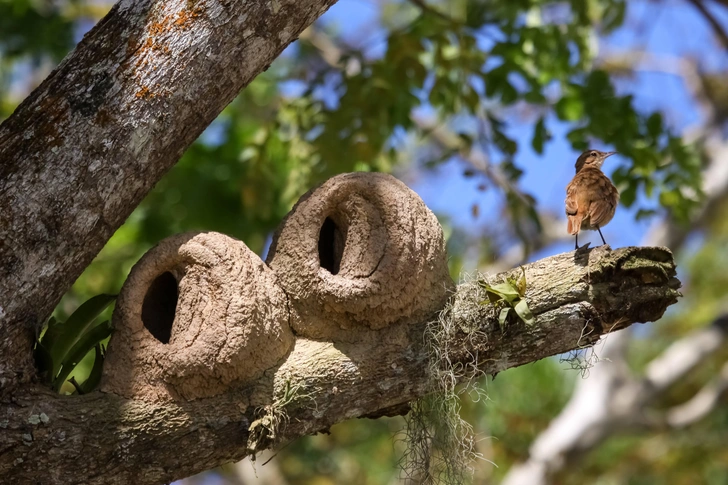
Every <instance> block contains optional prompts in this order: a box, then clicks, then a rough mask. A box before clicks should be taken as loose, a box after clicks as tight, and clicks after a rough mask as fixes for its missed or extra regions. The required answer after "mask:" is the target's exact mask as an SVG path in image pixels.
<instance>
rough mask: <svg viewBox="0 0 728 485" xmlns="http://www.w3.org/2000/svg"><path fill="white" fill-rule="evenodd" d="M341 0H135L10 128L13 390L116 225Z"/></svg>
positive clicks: (5, 326)
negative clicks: (47, 323)
mask: <svg viewBox="0 0 728 485" xmlns="http://www.w3.org/2000/svg"><path fill="white" fill-rule="evenodd" d="M334 3H336V0H277V1H263V0H251V1H245V2H243V1H235V2H233V1H229V0H199V1H196V2H188V1H184V0H165V1H161V0H123V1H121V2H119V3H118V4H116V5H115V6H114V7H113V8H112V10H111V11H110V12H109V14H108V15H107V16H106V17H105V18H104V19H103V20H101V21H100V22H99V23H98V25H96V26H95V27H94V28H93V29H92V30H91V31H90V32H89V33H88V34H86V36H85V37H84V38H83V40H82V41H81V42H80V43H79V44H78V46H77V47H76V49H75V50H74V51H73V52H72V53H71V54H69V55H68V57H66V59H64V60H63V62H61V64H60V65H59V66H58V67H57V68H56V69H55V70H54V71H53V72H52V73H51V75H50V76H49V77H48V78H47V79H46V80H45V81H44V82H43V83H42V84H41V86H40V87H39V88H38V89H36V90H35V91H34V92H33V93H32V94H31V95H30V96H29V97H28V99H26V100H25V101H24V102H23V103H22V104H21V105H20V106H19V107H18V109H17V110H16V111H15V113H13V115H12V116H11V117H10V118H8V119H7V120H6V121H5V122H4V123H3V124H2V125H1V126H0V331H1V333H2V335H3V339H2V340H1V341H0V396H2V395H3V394H5V393H6V391H8V390H9V388H10V387H11V386H12V385H13V384H18V383H23V382H28V381H29V380H30V379H31V378H32V376H33V375H34V371H33V368H32V365H31V362H30V353H29V349H30V347H31V345H32V339H33V336H34V334H35V330H37V329H38V326H39V325H40V324H41V323H42V322H43V321H44V320H45V319H47V317H48V316H49V315H50V313H51V312H52V310H53V308H54V307H55V305H56V304H57V303H58V301H59V300H60V298H61V296H62V295H63V294H64V293H65V292H66V291H67V290H68V288H69V287H70V286H71V284H72V283H73V282H74V281H75V280H76V278H78V276H79V275H80V274H81V272H82V271H83V270H84V269H85V268H86V266H88V264H89V263H90V262H91V260H92V259H93V258H94V256H96V254H97V253H98V252H99V251H100V250H101V248H102V247H103V246H104V244H105V243H106V241H107V240H108V239H109V238H110V237H111V235H112V234H113V233H114V231H116V229H117V228H118V227H119V226H120V225H121V224H122V223H123V222H124V221H125V220H126V218H127V217H128V216H129V214H130V213H131V212H132V211H133V210H134V208H135V207H136V206H137V205H138V204H139V202H140V201H141V200H142V199H143V198H144V196H145V195H146V194H147V193H148V192H149V190H150V189H151V188H152V187H153V186H154V184H155V183H156V182H157V181H158V180H159V179H160V178H161V177H162V175H163V174H164V173H165V172H166V171H167V170H168V169H169V168H170V167H172V165H174V163H175V162H176V161H177V160H178V159H179V157H180V156H181V154H182V153H183V152H184V150H185V149H186V148H187V147H188V146H189V145H190V144H191V143H192V142H193V141H194V140H195V139H196V138H197V137H198V136H199V134H200V133H202V131H203V130H204V129H205V127H207V126H208V125H209V124H210V122H212V120H213V119H214V118H215V117H216V116H217V115H218V114H219V113H220V112H221V111H222V109H223V108H224V107H225V106H226V105H227V104H228V103H229V102H230V101H232V99H233V98H234V97H235V96H236V95H237V94H238V92H239V91H240V90H241V89H242V88H243V87H244V86H246V85H247V84H248V83H249V82H250V81H251V80H252V79H253V78H254V77H255V76H256V75H258V74H259V73H260V72H262V71H264V70H265V69H267V67H268V66H269V65H270V63H271V62H272V61H273V59H275V58H276V57H277V56H278V55H279V54H280V53H281V51H282V50H283V49H284V48H285V47H286V46H287V45H288V44H290V43H291V42H293V41H294V40H296V38H297V37H298V34H299V33H300V32H301V31H302V30H303V29H305V28H306V27H307V26H308V25H310V24H311V23H312V22H313V21H314V20H316V19H317V18H318V17H319V16H320V15H321V14H323V13H324V12H325V11H326V10H327V9H328V8H329V7H330V6H331V5H333V4H334Z"/></svg>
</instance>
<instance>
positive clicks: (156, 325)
mask: <svg viewBox="0 0 728 485" xmlns="http://www.w3.org/2000/svg"><path fill="white" fill-rule="evenodd" d="M178 296H179V291H178V289H177V279H176V278H175V277H174V275H173V274H172V273H170V272H169V271H167V272H165V273H162V274H161V275H159V276H157V278H156V279H155V280H154V281H153V282H152V284H151V285H150V286H149V289H148V290H147V294H146V295H144V302H143V303H142V322H143V323H144V327H146V329H147V330H149V333H151V334H152V335H153V336H154V338H156V339H157V340H159V341H160V342H162V343H163V344H166V343H169V339H170V337H171V336H172V323H173V322H174V316H175V312H176V310H177V298H178Z"/></svg>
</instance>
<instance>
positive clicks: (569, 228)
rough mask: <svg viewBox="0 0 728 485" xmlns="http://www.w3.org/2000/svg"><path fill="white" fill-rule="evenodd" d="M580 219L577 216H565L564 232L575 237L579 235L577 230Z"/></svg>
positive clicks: (579, 225)
mask: <svg viewBox="0 0 728 485" xmlns="http://www.w3.org/2000/svg"><path fill="white" fill-rule="evenodd" d="M581 219H582V218H581V217H579V215H576V214H575V215H573V216H566V220H567V223H566V232H568V233H569V234H571V235H572V236H576V235H577V234H579V229H581Z"/></svg>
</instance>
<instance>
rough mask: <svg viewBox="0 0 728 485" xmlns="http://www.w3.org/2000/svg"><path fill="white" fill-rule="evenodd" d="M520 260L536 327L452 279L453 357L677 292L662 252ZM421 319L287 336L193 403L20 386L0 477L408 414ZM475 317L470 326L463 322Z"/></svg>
mask: <svg viewBox="0 0 728 485" xmlns="http://www.w3.org/2000/svg"><path fill="white" fill-rule="evenodd" d="M524 268H525V271H526V277H527V280H528V288H527V292H526V299H527V301H528V304H529V306H530V308H531V310H532V311H533V313H534V314H535V316H536V319H537V320H536V324H535V325H534V326H533V327H527V326H526V325H524V324H522V323H516V324H512V325H509V326H507V327H506V328H505V329H504V330H501V329H500V327H499V325H498V322H497V316H496V315H494V313H493V312H492V311H490V310H489V308H488V307H487V306H484V305H481V304H480V303H479V302H480V301H482V300H483V299H485V295H484V294H483V290H482V289H480V288H479V286H478V285H477V283H475V282H471V283H465V284H461V285H460V286H459V287H458V288H457V290H456V292H455V294H454V295H453V297H452V298H453V299H454V300H453V301H454V307H453V309H452V310H451V312H450V313H451V315H452V318H454V319H455V320H456V323H457V324H458V325H459V326H460V327H461V328H463V331H462V332H461V334H460V335H458V336H457V338H456V339H455V341H453V342H448V343H449V344H450V345H451V348H450V350H449V355H450V356H451V358H452V359H453V362H452V364H453V365H456V366H457V365H459V364H462V365H464V366H473V365H475V366H477V367H478V368H479V369H480V370H481V371H482V372H485V373H489V374H494V373H497V372H500V371H502V370H504V369H507V368H510V367H514V366H518V365H522V364H525V363H528V362H532V361H535V360H538V359H541V358H544V357H547V356H549V355H554V354H558V353H563V352H567V351H569V350H572V349H575V348H581V347H584V346H587V345H591V344H593V343H594V342H595V341H596V340H598V339H599V337H600V336H601V335H603V334H605V333H608V332H610V331H613V330H617V329H620V328H624V327H627V326H629V325H630V324H632V323H634V322H643V321H653V320H656V319H658V318H660V316H661V315H662V313H663V312H664V310H665V308H666V307H667V306H668V305H670V304H672V303H674V302H675V301H676V299H677V295H678V293H677V290H676V287H677V286H678V285H679V282H678V281H677V280H676V279H675V266H674V262H673V260H672V255H671V253H670V252H669V250H667V249H664V248H622V249H618V250H616V251H612V250H611V249H610V248H609V247H606V246H603V247H600V248H596V249H587V250H583V249H582V250H580V251H578V252H571V253H564V254H561V255H557V256H553V257H550V258H546V259H543V260H540V261H537V262H534V263H531V264H529V265H526V266H524ZM513 271H515V273H513V274H519V275H520V270H513ZM508 274H510V273H504V274H501V275H498V276H496V277H494V278H493V279H494V280H497V279H502V278H504V277H505V276H507V275H508ZM463 309H470V310H469V311H462V310H463ZM473 310H474V311H473ZM426 325H427V321H422V322H420V323H415V324H410V325H406V324H403V325H394V326H391V327H387V328H384V329H381V330H374V331H372V332H371V333H370V334H369V336H368V337H364V338H362V340H360V341H358V342H351V343H349V342H337V343H331V342H323V341H315V340H308V339H305V338H298V339H297V340H296V343H295V346H294V348H293V350H292V351H291V353H290V354H289V355H288V356H287V358H286V359H285V361H284V362H283V363H282V364H281V365H280V366H278V367H275V368H273V369H270V370H269V371H268V372H266V374H265V375H264V376H263V377H262V378H261V379H259V380H258V381H256V382H255V383H254V384H249V385H245V386H242V387H239V388H233V389H229V390H228V391H227V392H225V393H224V394H221V395H218V396H215V397H212V398H204V399H198V400H193V401H185V400H182V399H177V400H173V401H147V400H142V399H125V398H122V397H119V396H117V395H115V394H112V393H102V392H95V393H92V394H89V395H85V396H77V397H73V396H71V397H63V396H58V395H55V394H52V393H51V392H50V391H49V390H46V389H44V388H41V387H39V386H33V385H29V386H24V387H23V388H20V389H18V390H17V391H16V392H15V393H14V396H13V401H12V402H8V403H6V404H5V405H4V406H3V407H2V408H0V412H2V414H0V427H2V428H3V431H2V433H0V450H2V453H0V476H2V477H3V481H7V482H9V483H10V482H16V483H36V482H40V483H87V484H95V483H104V484H125V483H135V484H140V485H144V484H155V483H163V482H169V481H171V480H174V479H176V478H180V477H184V476H189V475H192V474H194V473H196V472H199V471H201V470H205V469H209V468H212V467H214V466H216V465H219V464H222V463H225V462H228V461H231V460H238V459H241V458H242V457H244V456H246V455H247V454H250V453H251V452H253V451H259V450H261V449H264V448H269V447H273V446H277V445H280V444H282V443H284V442H287V441H290V440H293V439H296V438H297V437H300V436H303V435H307V434H312V433H316V432H319V431H323V430H326V429H328V428H329V427H330V426H331V425H333V424H335V423H337V422H340V421H343V420H346V419H350V418H354V417H377V416H382V415H393V414H400V413H403V412H406V411H407V409H408V406H407V403H408V402H409V401H411V400H412V399H415V398H417V397H420V396H422V395H424V394H425V393H426V392H427V391H428V380H427V376H426V375H425V369H426V367H427V366H426V361H427V359H428V351H427V344H426V343H425V342H423V334H424V333H425V328H426ZM474 325H475V327H476V328H477V330H478V331H477V332H471V331H469V330H468V329H472V328H473V326H474ZM283 402H286V403H287V404H285V405H283V404H282V403H283ZM276 420H278V421H279V422H280V425H279V426H273V425H272V423H274V422H275V421H276Z"/></svg>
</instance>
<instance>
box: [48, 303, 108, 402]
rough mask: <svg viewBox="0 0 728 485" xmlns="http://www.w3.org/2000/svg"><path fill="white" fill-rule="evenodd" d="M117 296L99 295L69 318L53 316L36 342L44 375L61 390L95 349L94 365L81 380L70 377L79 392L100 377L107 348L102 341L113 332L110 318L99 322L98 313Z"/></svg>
mask: <svg viewBox="0 0 728 485" xmlns="http://www.w3.org/2000/svg"><path fill="white" fill-rule="evenodd" d="M115 299H116V295H98V296H95V297H93V298H91V299H89V300H88V301H86V302H85V303H84V304H83V305H81V306H79V307H78V309H76V311H75V312H73V314H71V316H70V317H68V320H66V321H65V322H60V321H58V320H56V319H55V318H54V317H51V318H50V319H49V320H48V323H47V325H46V328H45V329H44V331H43V332H42V335H41V336H40V338H38V341H37V342H36V344H35V350H34V354H35V361H36V365H37V367H38V370H39V372H40V374H41V377H42V378H43V380H44V381H46V382H48V383H49V384H51V385H52V386H53V389H54V390H55V391H60V390H61V386H63V384H64V383H65V382H66V380H67V379H68V377H69V375H70V374H71V372H73V370H74V369H75V368H76V366H77V365H78V363H79V362H81V360H82V359H83V358H84V357H85V356H86V354H88V353H89V352H91V351H92V350H93V351H94V352H95V354H94V355H95V357H94V364H93V367H92V369H91V371H90V373H89V375H88V377H87V378H86V380H85V381H83V382H82V383H81V384H78V383H76V382H75V380H74V381H71V382H72V383H73V384H74V386H75V387H76V391H78V393H79V394H84V393H86V392H89V391H90V390H92V389H94V388H95V387H96V386H97V385H98V383H99V381H100V380H101V370H102V368H103V361H104V348H103V346H102V345H101V342H103V341H104V340H106V339H107V338H109V336H110V335H111V330H112V329H111V322H109V321H108V320H105V321H103V322H100V323H98V322H97V318H98V316H99V315H100V314H101V313H102V312H103V311H104V310H105V309H106V308H107V307H108V306H109V305H111V303H112V302H113V301H114V300H115Z"/></svg>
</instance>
